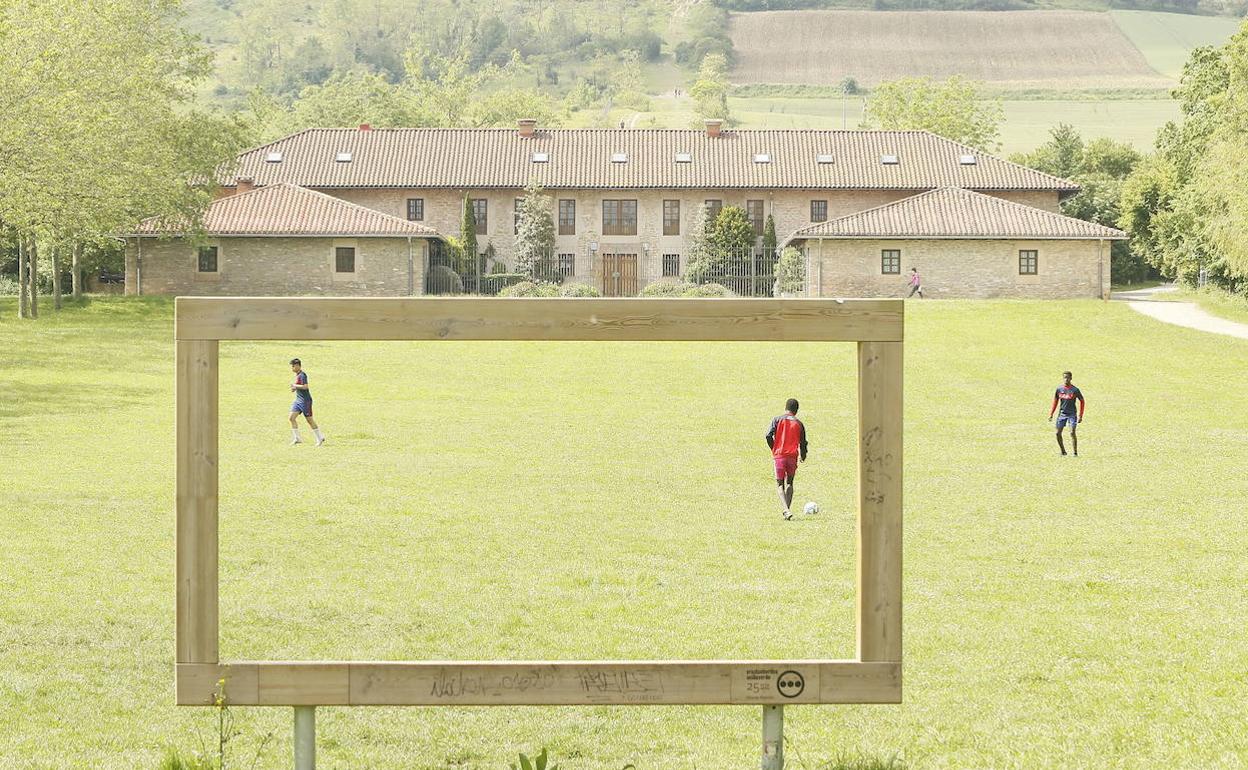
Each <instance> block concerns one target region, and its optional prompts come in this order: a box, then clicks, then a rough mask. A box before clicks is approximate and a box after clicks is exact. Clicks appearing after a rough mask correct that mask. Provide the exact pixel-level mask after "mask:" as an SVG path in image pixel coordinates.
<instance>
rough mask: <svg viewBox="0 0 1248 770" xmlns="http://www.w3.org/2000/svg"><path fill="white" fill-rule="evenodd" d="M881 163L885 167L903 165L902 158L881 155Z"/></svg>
mask: <svg viewBox="0 0 1248 770" xmlns="http://www.w3.org/2000/svg"><path fill="white" fill-rule="evenodd" d="M880 163H881V164H883V165H885V166H896V165H898V164H899V163H901V158H899V157H897V156H896V155H881V156H880Z"/></svg>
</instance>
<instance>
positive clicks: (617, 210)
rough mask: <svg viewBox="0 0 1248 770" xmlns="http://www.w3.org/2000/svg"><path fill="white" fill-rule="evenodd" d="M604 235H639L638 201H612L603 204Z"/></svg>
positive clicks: (605, 201) (608, 200)
mask: <svg viewBox="0 0 1248 770" xmlns="http://www.w3.org/2000/svg"><path fill="white" fill-rule="evenodd" d="M602 234H603V235H636V234H637V201H636V200H611V199H607V200H604V201H603V202H602Z"/></svg>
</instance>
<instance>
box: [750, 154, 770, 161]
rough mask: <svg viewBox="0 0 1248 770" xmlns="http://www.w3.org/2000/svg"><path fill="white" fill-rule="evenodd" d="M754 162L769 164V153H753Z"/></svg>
mask: <svg viewBox="0 0 1248 770" xmlns="http://www.w3.org/2000/svg"><path fill="white" fill-rule="evenodd" d="M754 162H755V163H770V162H771V153H769V152H756V153H754Z"/></svg>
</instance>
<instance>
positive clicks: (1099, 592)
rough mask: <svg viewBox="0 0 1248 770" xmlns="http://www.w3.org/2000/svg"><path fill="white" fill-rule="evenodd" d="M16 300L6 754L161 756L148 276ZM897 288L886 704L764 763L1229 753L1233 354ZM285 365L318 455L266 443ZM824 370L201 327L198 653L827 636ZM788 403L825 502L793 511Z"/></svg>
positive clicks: (168, 647)
mask: <svg viewBox="0 0 1248 770" xmlns="http://www.w3.org/2000/svg"><path fill="white" fill-rule="evenodd" d="M930 278H931V279H932V280H940V277H939V276H930ZM506 301H510V300H506ZM41 305H42V306H41V310H42V313H43V317H42V318H40V319H39V320H38V321H35V322H29V321H27V322H19V321H17V320H16V319H15V317H14V316H15V311H14V302H13V299H12V298H7V297H6V298H0V460H2V462H3V468H4V472H3V473H0V544H3V549H4V560H3V566H0V768H3V770H61V769H62V768H92V770H157V763H158V761H159V759H160V757H161V756H162V754H163V752H164V751H165V749H166V747H167V746H176V747H179V748H181V749H183V750H189V749H194V748H197V747H199V746H201V745H205V744H210V743H212V742H213V741H215V734H214V732H213V725H214V715H213V714H212V713H211V712H210V711H209V710H204V709H188V708H177V707H175V706H174V705H172V704H173V683H172V676H173V672H172V660H173V638H172V637H173V592H174V586H173V553H174V551H173V547H174V546H173V512H172V509H173V483H174V469H173V466H172V461H173V381H174V378H173V349H172V326H171V311H172V302H170V301H169V300H162V299H155V298H137V299H136V298H124V299H109V300H103V299H100V300H95V301H92V302H90V303H89V304H87V305H85V306H82V307H76V306H72V305H71V306H70V307H69V308H67V309H66V310H64V311H62V312H61V313H60V314H54V313H52V312H51V308H50V303H47V304H42V303H41ZM906 307H907V316H908V318H907V331H906V335H907V342H906V399H907V401H906V420H907V421H906V441H905V456H906V477H905V490H906V511H905V515H906V525H905V526H906V530H905V612H906V620H905V623H906V625H905V655H906V662H905V687H906V690H905V702H904V704H902V705H899V706H863V707H844V706H836V707H833V706H828V707H790V708H789V709H787V710H786V714H785V722H786V724H785V732H786V737H787V739H788V750H787V753H788V757H789V761H790V764H791V766H792V767H794V768H797V769H799V770H801V769H809V770H829V769H830V768H839V767H840V765H837V764H832V763H834V761H835V760H836V759H837V758H838V757H843V756H857V757H868V758H876V759H888V758H890V757H899V758H901V759H903V760H904V763H905V765H904V766H905V770H929V769H932V770H935V769H943V768H957V769H958V770H962V769H965V768H994V769H1000V770H1022V769H1026V770H1033V769H1037V768H1062V769H1063V770H1106V769H1107V768H1114V769H1115V770H1145V769H1151V768H1163V767H1164V768H1201V769H1202V770H1236V769H1239V770H1242V768H1245V767H1248V732H1246V731H1245V730H1244V729H1243V717H1244V710H1243V709H1244V703H1245V702H1248V678H1246V677H1245V675H1244V661H1245V660H1248V638H1246V637H1245V635H1244V633H1243V625H1244V624H1243V622H1242V620H1243V618H1245V617H1248V595H1246V594H1245V592H1244V585H1245V584H1246V583H1248V561H1246V560H1245V559H1244V558H1243V554H1244V552H1245V550H1246V549H1248V511H1245V508H1244V505H1243V501H1244V500H1245V499H1248V475H1246V474H1244V473H1243V472H1242V467H1241V466H1242V458H1243V457H1245V456H1246V455H1248V411H1246V410H1244V409H1237V408H1233V404H1232V400H1233V399H1234V398H1235V395H1234V393H1233V390H1234V388H1230V389H1229V390H1228V384H1229V383H1242V382H1244V381H1246V380H1248V343H1246V342H1244V341H1240V340H1234V339H1230V338H1222V337H1217V336H1213V335H1207V334H1202V333H1200V332H1195V331H1191V330H1187V329H1181V328H1178V327H1171V326H1165V325H1162V324H1159V323H1156V322H1154V321H1152V320H1151V319H1148V318H1146V317H1144V316H1142V315H1140V314H1138V313H1135V312H1133V311H1132V310H1131V309H1130V308H1128V307H1126V306H1125V305H1124V304H1121V303H1103V302H1099V301H1094V300H1081V301H1068V302H1024V301H981V302H976V301H949V302H945V301H930V300H929V301H923V302H914V303H908V304H907V306H906ZM1158 351H1165V356H1164V363H1160V362H1159V357H1158ZM293 355H299V356H300V357H302V359H303V360H304V362H305V364H306V368H307V370H308V372H309V374H310V383H309V384H310V385H311V387H312V388H313V391H314V393H315V397H316V410H317V418H318V419H319V420H320V422H321V424H322V426H324V428H325V430H326V433H327V435H328V437H329V443H328V444H327V445H326V446H325V447H322V448H320V449H317V448H315V447H312V446H310V445H304V446H299V447H290V446H287V441H288V438H289V432H288V430H287V429H286V427H285V424H286V410H287V407H288V404H289V402H290V394H289V392H288V390H287V384H288V382H289V380H290V376H291V375H290V371H289V368H288V367H287V365H286V361H288V360H289V359H290V358H291V356H293ZM1066 368H1070V369H1073V370H1074V372H1075V375H1076V377H1075V381H1076V383H1077V384H1079V385H1080V387H1081V388H1082V389H1083V391H1084V393H1085V394H1086V396H1087V398H1088V412H1087V419H1086V420H1085V422H1084V424H1083V426H1082V427H1081V428H1080V438H1081V445H1080V449H1081V455H1082V456H1081V457H1079V458H1077V459H1076V458H1070V457H1067V458H1063V457H1060V456H1058V454H1057V449H1056V446H1055V445H1054V442H1053V431H1052V427H1051V423H1050V422H1049V421H1048V420H1047V419H1046V415H1047V414H1048V409H1049V402H1050V399H1051V397H1052V394H1053V388H1054V386H1055V385H1056V384H1057V381H1058V378H1059V375H1060V372H1061V371H1062V370H1063V369H1066ZM854 372H855V368H854V354H853V347H852V346H851V345H836V344H831V345H818V344H805V343H783V344H753V343H751V344H732V343H710V344H685V343H668V344H624V343H616V344H601V345H594V344H589V343H579V344H578V343H488V342H480V343H436V342H429V343H401V342H373V343H348V342H333V343H328V342H324V343H304V344H298V345H291V344H285V343H223V345H222V348H221V393H222V396H223V398H222V402H221V404H222V408H221V426H222V430H221V438H220V451H221V600H222V601H221V610H222V612H221V618H222V626H221V627H222V640H221V652H222V655H223V656H224V657H226V658H235V659H237V658H252V659H255V658H259V659H273V658H296V659H314V658H355V659H392V660H394V659H420V658H455V659H474V658H475V659H501V658H518V659H534V658H538V659H541V658H545V659H572V658H612V657H620V658H679V657H706V658H716V657H724V658H734V657H754V656H762V657H766V656H807V655H809V656H825V655H826V656H833V657H838V656H848V655H852V654H853V650H854V641H853V631H852V619H853V598H852V597H853V580H854V547H855V546H854V524H853V513H852V506H853V500H854V489H855V481H854V470H855V469H854V461H853V459H852V458H853V446H854V440H855V438H854V436H855V430H854V425H855V420H854V418H853V414H854V409H855V404H854V393H855V384H854V381H855V374H854ZM788 396H796V397H798V398H800V399H801V400H802V411H801V417H802V418H803V419H804V420H805V421H806V423H807V426H808V427H809V431H810V437H811V455H810V460H809V462H807V463H806V464H805V465H804V466H802V468H801V470H800V471H799V474H798V487H797V499H798V500H799V501H805V500H818V501H819V502H821V503H822V505H823V512H822V513H820V514H818V515H817V516H814V517H805V518H801V519H799V520H798V521H794V522H788V523H786V522H783V521H781V519H780V517H779V515H778V513H777V510H776V503H775V500H774V491H773V489H774V484H773V483H772V481H771V479H770V473H771V464H770V458H769V455H768V453H767V450H766V447H765V446H764V444H763V440H762V435H763V432H764V430H765V429H766V426H767V422H768V420H769V419H770V418H771V416H772V415H774V414H776V413H777V411H778V410H779V409H780V408H781V405H782V404H783V400H784V399H785V398H786V397H788ZM234 713H235V716H236V718H237V720H238V723H237V724H238V727H239V729H240V730H241V731H242V737H240V738H239V739H238V740H237V741H236V742H235V743H234V747H235V748H234V751H233V754H232V755H231V758H230V763H229V767H231V768H250V767H252V765H251V756H252V754H253V752H254V751H255V747H256V745H257V743H258V742H259V740H260V739H261V737H262V736H264V735H265V734H268V733H272V734H273V736H274V737H273V740H272V741H271V742H270V743H269V744H268V745H267V747H266V748H265V749H264V750H263V751H262V752H261V753H260V756H259V760H258V762H257V763H256V765H255V767H256V768H257V770H278V769H280V768H288V767H290V751H291V747H290V729H291V728H290V724H291V714H290V710H289V709H283V708H275V709H253V710H245V709H236V710H235V712H234ZM318 722H319V725H318V728H319V731H318V732H319V745H318V755H319V757H318V758H319V760H320V766H322V767H324V768H336V769H339V770H346V769H347V768H351V769H352V770H354V769H355V768H369V769H370V770H391V769H393V770H399V768H402V770H448V769H449V768H454V770H499V769H500V768H505V767H507V764H508V762H514V761H515V757H516V753H517V752H518V751H526V752H528V753H533V752H535V751H537V750H538V749H540V747H541V746H543V745H544V746H547V747H549V749H550V750H551V752H552V754H553V757H554V759H555V760H556V761H557V762H558V763H559V766H560V767H561V768H563V770H620V769H621V768H622V767H624V766H625V765H626V764H628V763H633V764H634V765H636V767H637V768H639V769H641V770H652V769H653V770H668V769H669V768H670V769H674V770H695V768H702V769H714V770H718V769H719V768H739V767H749V766H751V765H753V766H757V763H758V751H759V722H760V714H759V709H757V708H747V707H681V708H672V707H644V708H613V707H562V708H549V709H537V708H478V709H449V710H448V709H431V708H406V709H404V708H367V709H349V708H323V709H320V710H319V711H318Z"/></svg>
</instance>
